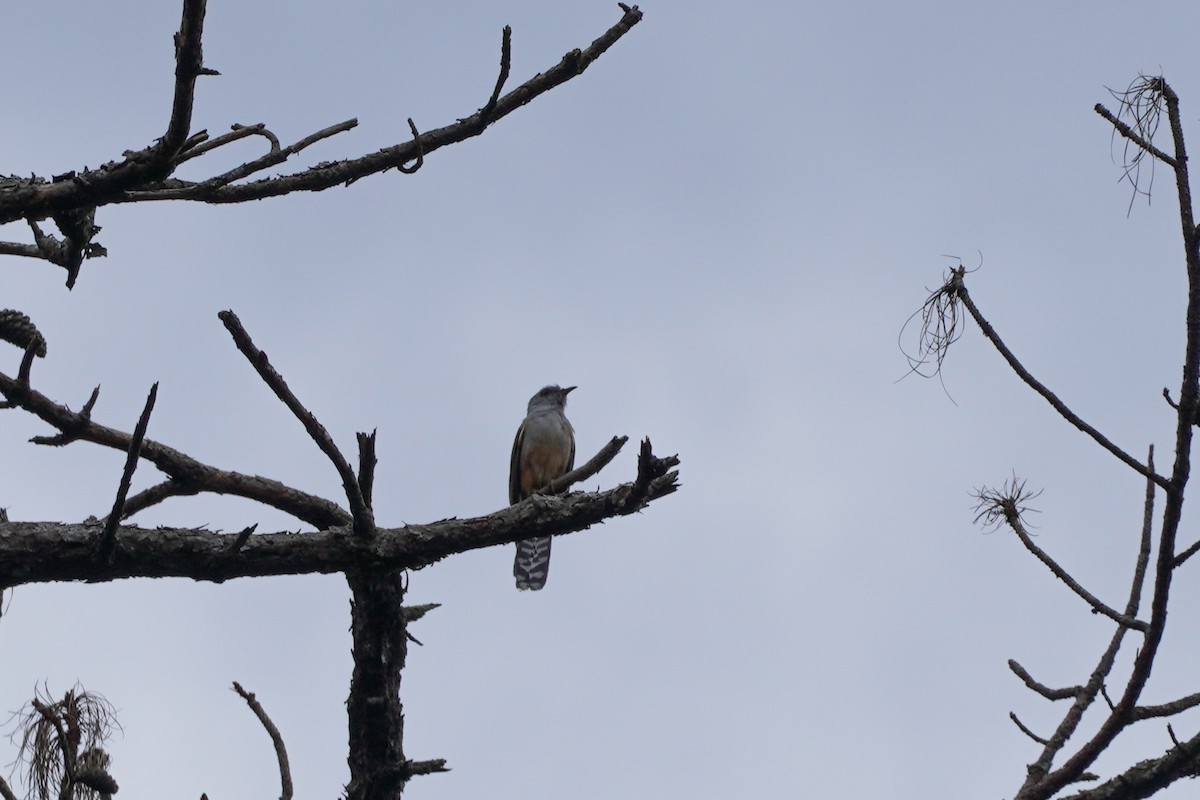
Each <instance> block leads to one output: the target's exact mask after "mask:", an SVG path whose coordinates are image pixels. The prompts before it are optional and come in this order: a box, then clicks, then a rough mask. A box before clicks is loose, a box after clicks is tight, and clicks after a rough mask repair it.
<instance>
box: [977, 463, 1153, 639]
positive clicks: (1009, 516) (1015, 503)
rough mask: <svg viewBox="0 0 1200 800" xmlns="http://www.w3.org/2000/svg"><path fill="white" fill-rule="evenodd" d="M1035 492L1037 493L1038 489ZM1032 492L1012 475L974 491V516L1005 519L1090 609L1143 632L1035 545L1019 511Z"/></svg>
mask: <svg viewBox="0 0 1200 800" xmlns="http://www.w3.org/2000/svg"><path fill="white" fill-rule="evenodd" d="M1037 494H1040V492H1039V493H1037ZM1035 496H1036V494H1030V493H1028V492H1027V491H1026V490H1025V482H1024V481H1017V480H1016V479H1015V478H1014V479H1013V480H1012V481H1009V482H1006V483H1005V486H1004V488H1003V489H999V490H997V489H988V488H983V489H980V490H978V491H977V492H976V493H975V497H976V498H978V500H979V503H978V505H977V506H976V511H978V514H977V516H976V517H975V520H976V521H977V522H978V521H979V520H981V519H985V520H988V521H989V522H991V521H992V520H996V519H1000V518H1002V519H1004V521H1005V522H1006V523H1007V524H1008V526H1009V527H1010V528H1012V530H1013V532H1014V533H1016V534H1017V538H1018V539H1020V540H1021V544H1023V545H1025V549H1026V550H1028V551H1029V552H1031V553H1033V555H1034V557H1035V558H1037V560H1038V561H1041V562H1042V563H1043V564H1045V565H1046V566H1047V567H1048V568H1049V569H1050V571H1051V572H1053V573H1054V577H1056V578H1058V579H1059V580H1060V581H1062V582H1063V583H1065V584H1066V585H1067V587H1068V588H1069V589H1070V590H1071V591H1073V592H1075V594H1077V595H1079V596H1080V597H1081V598H1083V601H1084V602H1085V603H1087V604H1088V605H1089V606H1091V607H1092V611H1093V613H1097V614H1103V615H1104V616H1106V617H1108V618H1109V619H1111V620H1113V621H1114V622H1116V623H1117V624H1118V625H1124V626H1125V627H1128V628H1132V629H1133V630H1136V631H1142V632H1145V630H1146V623H1145V622H1143V621H1141V620H1138V619H1133V618H1131V617H1128V616H1126V615H1125V614H1122V613H1120V612H1119V611H1117V610H1116V609H1113V608H1111V607H1110V606H1109V605H1108V604H1107V603H1105V602H1103V601H1102V600H1100V598H1098V597H1096V596H1095V595H1094V594H1092V593H1091V592H1089V591H1088V590H1087V589H1085V588H1083V585H1082V584H1080V583H1079V581H1077V580H1075V579H1074V578H1073V577H1071V574H1070V573H1069V572H1067V571H1066V570H1065V569H1063V568H1062V566H1061V565H1059V563H1058V562H1057V561H1055V560H1054V559H1053V558H1051V556H1050V554H1049V553H1047V552H1046V551H1045V550H1043V549H1042V548H1040V547H1038V546H1037V544H1036V543H1035V542H1034V541H1033V538H1032V537H1030V535H1029V532H1028V531H1027V530H1025V524H1024V523H1023V522H1022V521H1021V514H1022V512H1023V511H1025V510H1026V509H1025V507H1024V506H1023V503H1024V502H1025V501H1026V500H1028V499H1030V498H1031V497H1035Z"/></svg>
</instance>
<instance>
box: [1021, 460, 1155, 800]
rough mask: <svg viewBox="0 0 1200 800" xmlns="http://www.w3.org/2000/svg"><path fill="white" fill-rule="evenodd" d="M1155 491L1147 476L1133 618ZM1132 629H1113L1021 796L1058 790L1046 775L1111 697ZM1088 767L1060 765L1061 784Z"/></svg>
mask: <svg viewBox="0 0 1200 800" xmlns="http://www.w3.org/2000/svg"><path fill="white" fill-rule="evenodd" d="M1146 463H1147V467H1148V469H1149V471H1150V472H1151V473H1153V472H1154V446H1153V445H1151V446H1150V447H1149V449H1148V451H1147V454H1146ZM1154 494H1155V483H1154V481H1153V480H1150V479H1149V478H1147V480H1146V500H1145V504H1144V509H1143V510H1144V516H1143V522H1142V535H1141V541H1140V542H1139V545H1138V554H1137V562H1136V564H1135V566H1134V572H1133V581H1132V584H1131V586H1130V589H1129V598H1128V600H1127V601H1126V604H1125V616H1126V617H1129V618H1131V619H1132V618H1135V617H1136V616H1137V613H1138V609H1139V608H1140V604H1141V596H1142V589H1143V586H1144V585H1145V578H1146V572H1147V568H1148V565H1149V560H1150V547H1151V530H1152V520H1153V513H1154ZM1129 630H1130V628H1129V627H1127V626H1124V625H1118V626H1117V627H1116V630H1114V631H1113V635H1112V638H1111V639H1110V640H1109V643H1108V647H1107V648H1105V650H1104V652H1103V653H1102V654H1101V655H1100V658H1099V660H1098V661H1097V663H1096V666H1095V668H1094V669H1093V670H1092V674H1091V676H1090V677H1089V678H1088V682H1087V684H1086V685H1085V686H1083V687H1081V689H1082V691H1080V692H1078V693H1077V694H1076V695H1075V700H1074V702H1072V703H1071V706H1070V708H1069V709H1068V710H1067V713H1066V714H1065V715H1064V716H1063V719H1062V721H1061V722H1060V723H1059V725H1058V727H1057V728H1056V729H1055V731H1054V734H1053V735H1052V736H1051V737H1050V739H1049V740H1048V741H1047V743H1046V746H1045V747H1044V748H1043V749H1042V752H1041V754H1040V755H1039V756H1038V758H1037V760H1036V761H1035V762H1034V763H1033V764H1030V765H1029V768H1028V771H1027V774H1026V779H1025V784H1024V785H1023V786H1022V787H1021V791H1020V792H1019V793H1018V794H1017V797H1018V798H1025V797H1039V798H1040V797H1050V796H1051V795H1052V794H1053V793H1054V792H1057V791H1058V789H1055V790H1054V792H1050V793H1044V792H1045V786H1046V778H1047V776H1048V775H1049V774H1050V770H1051V767H1052V765H1053V763H1054V759H1055V758H1056V757H1057V755H1058V753H1059V752H1060V751H1061V750H1062V749H1063V747H1065V746H1066V743H1067V741H1068V740H1069V739H1070V738H1071V736H1073V735H1074V733H1075V731H1076V730H1077V729H1078V727H1079V724H1080V722H1081V721H1082V720H1083V715H1084V712H1086V711H1087V709H1088V708H1089V707H1090V706H1091V705H1092V703H1094V702H1095V700H1096V697H1097V696H1098V695H1103V696H1104V697H1105V699H1106V700H1107V699H1108V694H1107V692H1106V691H1105V681H1106V680H1107V679H1108V676H1109V675H1110V674H1111V673H1112V670H1113V666H1114V665H1115V664H1116V658H1117V653H1118V652H1119V651H1120V649H1121V644H1122V642H1123V641H1124V639H1125V634H1126V633H1127V632H1128V631H1129ZM1108 705H1109V711H1110V714H1109V719H1110V720H1112V719H1114V718H1115V717H1116V715H1117V713H1118V710H1117V707H1116V706H1115V705H1114V704H1113V703H1112V701H1111V700H1110V701H1109V702H1108ZM1091 746H1094V745H1093V743H1091V742H1089V743H1088V744H1087V745H1085V746H1084V748H1081V751H1080V752H1083V750H1084V749H1086V748H1087V747H1091ZM1078 755H1079V754H1078V753H1077V754H1076V757H1078ZM1085 769H1086V764H1084V765H1082V766H1081V767H1080V768H1079V769H1078V770H1077V771H1076V772H1075V774H1074V775H1073V776H1070V777H1069V778H1068V777H1067V775H1066V774H1065V773H1063V772H1062V769H1060V770H1059V771H1058V773H1057V774H1056V777H1057V778H1058V779H1059V780H1062V781H1063V782H1062V784H1061V786H1059V788H1061V787H1062V786H1065V785H1067V784H1068V783H1071V782H1074V781H1076V780H1080V779H1082V778H1083V776H1084V775H1087V774H1089V773H1087V772H1085V771H1084V770H1085Z"/></svg>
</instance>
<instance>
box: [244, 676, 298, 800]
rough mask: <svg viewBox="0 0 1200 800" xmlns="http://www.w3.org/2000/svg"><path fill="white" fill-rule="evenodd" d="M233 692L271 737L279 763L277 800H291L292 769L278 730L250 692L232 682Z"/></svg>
mask: <svg viewBox="0 0 1200 800" xmlns="http://www.w3.org/2000/svg"><path fill="white" fill-rule="evenodd" d="M233 690H234V691H235V692H237V693H238V695H240V696H241V698H242V699H243V700H245V701H246V705H248V706H250V710H251V711H253V712H254V716H256V717H258V721H259V722H261V723H262V726H263V728H265V729H266V731H267V735H268V736H270V737H271V744H273V745H274V746H275V757H276V759H278V761H279V783H280V793H279V800H292V769H291V767H290V766H288V756H287V747H285V746H284V744H283V736H282V734H280V733H279V728H277V727H275V723H274V722H272V721H271V718H270V717H269V716H267V712H266V710H265V709H263V707H262V704H261V703H259V702H258V699H257V698H256V697H255V696H254V694H253V693H252V692H247V691H246V690H245V689H243V688H242V685H241V684H240V683H238V682H237V681H234V682H233Z"/></svg>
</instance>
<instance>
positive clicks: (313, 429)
mask: <svg viewBox="0 0 1200 800" xmlns="http://www.w3.org/2000/svg"><path fill="white" fill-rule="evenodd" d="M217 316H218V317H219V318H220V319H221V321H222V322H223V323H225V328H226V329H227V330H228V331H229V333H230V335H232V336H233V341H234V343H235V344H237V348H238V350H240V351H242V355H244V356H246V359H247V360H248V361H249V362H250V364H251V366H253V367H254V369H255V371H257V372H258V375H259V377H260V378H262V379H263V382H264V383H266V384H267V386H269V387H270V388H271V391H273V392H274V393H275V396H276V397H278V398H279V399H280V400H282V401H283V404H284V405H285V406H287V407H288V410H289V411H291V412H292V414H294V415H295V416H296V419H298V420H300V424H302V425H303V426H304V430H306V431H307V432H308V435H309V437H311V438H312V440H313V441H314V442H316V444H317V447H319V448H320V449H321V452H322V453H324V454H325V456H326V457H327V458H328V459H329V460H330V461H331V462H332V463H333V466H334V468H335V469H336V470H337V472H338V475H339V476H340V477H341V479H342V490H343V491H345V493H346V499H347V500H349V502H350V513H351V515H352V516H353V517H354V532H355V533H356V534H357V535H359V536H371V535H372V533H373V532H374V530H375V515H374V513H372V511H371V509H370V507H369V506H367V504H366V503H365V502H363V496H362V489H361V488H360V487H359V485H358V476H356V475H355V474H354V470H353V469H351V468H350V462H349V461H347V460H346V457H345V456H343V455H342V452H341V451H340V450H338V447H337V445H336V444H335V443H334V441H333V437H332V436H330V435H329V431H327V430H325V426H324V425H322V424H321V423H320V422H318V421H317V418H316V417H315V416H313V414H312V412H311V411H309V410H308V409H307V408H305V407H304V404H303V403H301V402H300V400H299V398H297V397H296V395H295V394H294V393H293V392H292V390H291V389H289V388H288V385H287V382H286V381H284V379H283V376H282V375H280V374H279V373H278V372H277V371H276V370H275V368H274V367H272V366H271V362H270V361H269V360H268V359H267V354H266V353H264V352H263V351H262V350H260V349H258V347H257V346H255V344H254V341H253V340H252V339H251V338H250V334H248V333H246V329H245V328H243V327H242V322H241V320H239V319H238V318H237V315H236V314H234V313H233V312H232V311H222V312H221V313H219V314H217Z"/></svg>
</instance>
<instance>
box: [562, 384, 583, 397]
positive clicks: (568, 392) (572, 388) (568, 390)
mask: <svg viewBox="0 0 1200 800" xmlns="http://www.w3.org/2000/svg"><path fill="white" fill-rule="evenodd" d="M578 388H579V387H578V386H568V387H567V388H565V389H563V390H562V393H563V395H568V394H570V393H571V392H573V391H575V390H576V389H578Z"/></svg>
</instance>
